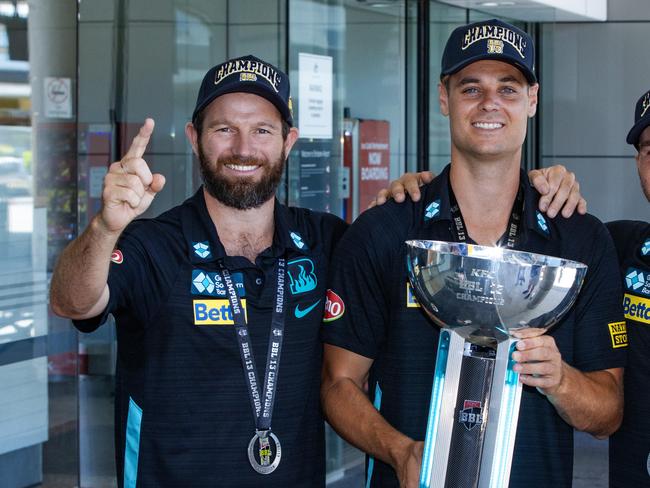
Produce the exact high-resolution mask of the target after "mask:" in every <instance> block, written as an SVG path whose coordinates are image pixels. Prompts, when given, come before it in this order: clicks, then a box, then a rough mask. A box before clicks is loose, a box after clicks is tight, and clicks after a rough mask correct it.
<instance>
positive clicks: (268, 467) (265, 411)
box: [219, 259, 286, 474]
mask: <svg viewBox="0 0 650 488" xmlns="http://www.w3.org/2000/svg"><path fill="white" fill-rule="evenodd" d="M219 265H220V267H221V274H222V275H223V280H224V283H225V285H226V292H227V293H228V298H229V300H230V309H231V312H232V316H233V322H234V324H235V335H236V336H237V342H238V344H239V353H240V355H241V360H242V365H243V367H244V377H245V378H246V386H247V387H248V395H249V397H250V401H251V406H252V409H253V414H254V415H255V435H254V436H253V438H252V439H251V441H250V443H249V444H248V460H249V461H250V463H251V466H252V467H253V469H254V470H255V471H257V472H258V473H260V474H269V473H272V472H273V471H274V470H275V468H277V467H278V464H280V457H281V456H282V448H281V447H280V441H279V440H278V438H277V436H276V435H275V434H274V433H273V432H271V418H272V416H273V405H274V404H275V393H276V390H277V382H278V372H279V369H280V355H281V353H282V339H283V336H284V312H285V306H284V291H285V286H284V282H285V273H286V269H285V268H286V266H285V259H279V260H278V263H277V269H276V271H277V278H276V282H275V292H276V299H275V307H274V309H273V314H272V318H271V332H270V334H269V346H268V351H267V356H266V371H265V373H264V386H263V387H262V393H260V389H259V385H260V382H259V375H258V374H257V366H256V365H255V358H254V356H253V347H252V344H251V340H250V335H249V333H248V324H247V322H246V315H245V311H244V309H243V307H242V303H241V300H240V298H239V295H237V290H236V289H235V284H234V283H233V280H232V276H231V274H230V271H228V269H227V268H226V267H225V266H224V265H223V263H219ZM271 440H272V441H273V442H274V443H275V455H273V449H272V447H271V442H270V441H271ZM258 442H259V448H258V449H257V454H258V456H259V460H258V456H256V452H255V446H256V444H258ZM271 458H274V459H273V462H271Z"/></svg>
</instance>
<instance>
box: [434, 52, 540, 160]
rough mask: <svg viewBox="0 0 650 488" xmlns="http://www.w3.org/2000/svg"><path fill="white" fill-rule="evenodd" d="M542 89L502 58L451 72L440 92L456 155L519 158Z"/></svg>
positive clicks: (470, 157) (476, 63)
mask: <svg viewBox="0 0 650 488" xmlns="http://www.w3.org/2000/svg"><path fill="white" fill-rule="evenodd" d="M447 87H448V88H447ZM538 89H539V85H537V84H535V85H528V82H527V81H526V78H525V77H524V75H523V74H522V73H521V71H519V70H518V69H517V68H515V67H514V66H512V65H510V64H508V63H504V62H501V61H493V60H483V61H477V62H475V63H472V64H470V65H468V66H466V67H465V68H463V69H462V70H460V71H458V72H457V73H454V74H452V75H450V76H449V77H448V78H447V79H446V80H445V83H444V84H442V83H441V84H440V85H438V92H439V101H440V110H441V112H442V114H443V115H445V116H449V126H450V130H451V142H452V160H453V159H457V158H458V157H459V156H460V157H463V158H465V159H474V160H502V159H505V158H507V159H510V158H515V159H517V160H518V159H519V158H520V157H521V146H522V144H523V142H524V139H525V137H526V126H527V123H528V118H529V117H532V116H533V115H535V111H536V109H537V91H538ZM454 156H456V157H454Z"/></svg>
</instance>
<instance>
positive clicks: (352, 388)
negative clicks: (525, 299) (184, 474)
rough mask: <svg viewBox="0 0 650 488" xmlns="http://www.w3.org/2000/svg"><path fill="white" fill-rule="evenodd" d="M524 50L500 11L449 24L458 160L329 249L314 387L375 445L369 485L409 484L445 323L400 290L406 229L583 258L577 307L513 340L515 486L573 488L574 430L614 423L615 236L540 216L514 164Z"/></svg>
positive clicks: (529, 73) (450, 112) (447, 79)
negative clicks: (517, 390)
mask: <svg viewBox="0 0 650 488" xmlns="http://www.w3.org/2000/svg"><path fill="white" fill-rule="evenodd" d="M533 56H534V54H533V43H532V39H531V38H530V37H529V36H528V35H527V34H526V33H524V32H522V31H520V30H519V29H517V28H516V27H514V26H512V25H509V24H506V23H504V22H501V21H498V20H489V21H485V22H479V23H475V24H470V25H468V26H463V27H460V28H458V29H456V30H455V31H454V32H453V33H452V34H451V36H450V38H449V40H448V42H447V45H446V47H445V52H444V54H443V58H442V75H441V83H440V85H439V99H440V106H441V110H442V112H443V114H444V115H446V116H448V117H449V123H450V129H451V139H452V141H451V164H450V165H449V166H448V167H447V168H446V169H445V170H444V171H443V173H442V174H441V175H440V176H438V177H437V178H436V179H435V180H434V181H433V182H432V183H431V184H429V185H427V186H425V187H424V188H423V189H422V194H423V196H422V199H421V200H420V202H417V203H412V202H411V203H409V202H407V203H405V204H401V205H396V204H394V203H390V202H389V203H388V204H386V205H383V206H381V207H378V208H375V209H372V210H370V211H368V212H366V213H364V214H363V215H362V216H360V217H359V219H358V220H357V221H356V222H355V223H354V224H353V225H352V226H351V227H350V229H349V230H348V232H347V233H346V234H345V236H344V237H343V239H342V240H341V242H340V243H339V245H338V246H337V249H336V252H335V256H334V259H333V262H332V269H331V274H332V279H331V281H330V283H331V285H330V288H331V290H328V306H327V307H326V319H325V324H324V325H323V338H324V340H325V343H326V344H325V353H324V369H323V384H322V387H321V397H322V402H323V407H324V411H325V415H326V417H327V419H328V421H329V422H330V424H331V425H332V426H333V427H334V428H335V429H336V430H337V431H338V432H339V433H340V434H341V435H342V436H343V437H345V438H346V439H348V440H349V441H350V442H352V443H353V444H355V445H357V446H358V447H360V448H361V449H362V450H364V451H365V452H366V453H368V454H369V456H371V462H369V463H368V471H367V477H368V485H369V486H373V487H379V486H381V487H383V486H386V487H388V486H397V485H398V484H399V485H401V486H404V487H411V486H413V487H414V486H417V484H418V476H419V469H420V464H421V457H422V440H423V439H424V434H425V428H426V423H427V413H428V406H429V397H430V393H431V384H432V380H433V371H434V365H435V355H436V348H437V342H438V328H437V327H436V326H434V325H433V324H432V323H431V321H430V320H429V319H428V318H427V317H426V315H425V314H424V313H423V312H422V310H421V309H420V308H418V306H417V303H414V302H412V301H411V300H409V299H408V291H409V290H408V278H407V270H406V264H405V263H406V246H405V244H404V241H405V240H408V239H435V240H445V241H467V242H474V243H477V244H481V245H489V246H494V245H501V246H504V247H513V248H515V249H521V250H525V251H532V252H536V253H542V254H548V255H555V256H561V257H563V258H567V259H573V260H578V261H582V262H584V263H586V264H587V265H588V266H589V270H588V274H587V277H586V279H585V283H584V286H583V289H582V292H581V294H580V296H579V298H578V300H577V302H576V304H575V306H574V307H573V308H572V310H571V311H570V312H569V313H568V314H567V315H566V316H565V318H564V319H563V320H562V321H561V322H560V323H559V324H558V325H557V326H556V327H555V328H554V329H552V331H551V332H550V333H549V334H546V335H543V336H539V337H533V338H525V339H523V340H520V341H519V342H518V346H517V352H515V353H514V355H513V356H514V359H515V360H516V361H517V363H518V364H517V365H516V366H515V369H516V370H517V371H518V372H519V373H520V379H521V382H522V383H523V384H524V391H523V397H522V405H521V411H520V417H519V424H518V431H517V438H516V444H515V454H514V458H513V466H512V473H511V478H510V480H511V483H510V486H512V487H527V488H529V487H549V486H571V480H572V468H573V466H572V465H573V442H572V438H573V428H576V429H579V430H584V431H587V432H590V433H592V434H594V435H597V436H607V435H609V434H610V433H612V432H613V431H615V430H616V429H617V427H618V426H619V424H620V421H621V407H622V401H623V392H622V386H621V384H622V375H623V370H622V367H623V365H624V355H623V354H622V350H621V349H618V348H613V346H612V344H613V342H612V338H611V336H610V328H609V327H608V324H619V325H620V322H621V321H622V311H621V307H620V302H619V300H620V298H621V289H620V284H619V282H618V280H617V279H616V278H615V276H616V273H617V267H616V256H615V253H614V248H613V245H612V242H611V239H610V237H609V234H608V233H607V231H606V229H605V228H604V226H603V225H602V224H601V223H600V222H598V221H597V220H596V219H595V218H593V217H591V216H588V215H586V216H579V215H578V216H573V217H571V218H570V219H557V220H556V221H550V220H548V219H546V218H545V217H544V216H543V215H542V214H541V213H540V212H539V211H537V210H536V208H537V205H538V201H539V194H538V193H537V192H536V191H534V190H533V189H532V188H531V187H530V186H529V185H528V184H527V179H526V177H525V175H524V174H523V173H522V172H521V170H520V161H521V147H522V144H523V141H524V138H525V135H526V124H527V119H528V118H529V117H532V116H533V115H534V114H535V111H536V106H537V91H538V88H539V86H538V84H537V82H536V78H535V74H534V71H533V66H534V61H533ZM509 236H510V237H512V236H514V239H512V238H511V239H508V237H509ZM365 384H368V386H369V388H370V397H371V398H373V399H374V405H373V403H371V402H370V400H369V399H368V396H367V395H366V393H365V391H364V385H365Z"/></svg>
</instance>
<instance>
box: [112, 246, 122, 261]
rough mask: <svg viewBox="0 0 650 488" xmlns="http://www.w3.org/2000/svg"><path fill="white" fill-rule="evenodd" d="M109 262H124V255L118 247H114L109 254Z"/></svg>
mask: <svg viewBox="0 0 650 488" xmlns="http://www.w3.org/2000/svg"><path fill="white" fill-rule="evenodd" d="M111 262H113V263H115V264H122V263H123V262H124V256H123V255H122V251H120V250H119V249H115V250H114V251H113V253H112V254H111Z"/></svg>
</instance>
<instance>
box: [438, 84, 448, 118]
mask: <svg viewBox="0 0 650 488" xmlns="http://www.w3.org/2000/svg"><path fill="white" fill-rule="evenodd" d="M438 103H440V113H441V114H442V115H444V116H445V117H447V116H449V94H448V93H447V87H446V85H445V84H444V83H443V82H440V83H438Z"/></svg>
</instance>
